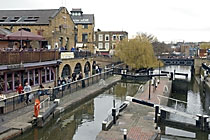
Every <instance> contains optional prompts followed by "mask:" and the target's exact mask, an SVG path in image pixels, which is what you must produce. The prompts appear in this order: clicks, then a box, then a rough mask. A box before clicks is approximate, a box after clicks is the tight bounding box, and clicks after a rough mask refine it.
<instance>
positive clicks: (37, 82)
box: [35, 69, 39, 85]
mask: <svg viewBox="0 0 210 140" xmlns="http://www.w3.org/2000/svg"><path fill="white" fill-rule="evenodd" d="M38 84H39V70H38V69H35V85H38Z"/></svg>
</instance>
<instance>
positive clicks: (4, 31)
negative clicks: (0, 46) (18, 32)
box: [0, 28, 12, 38]
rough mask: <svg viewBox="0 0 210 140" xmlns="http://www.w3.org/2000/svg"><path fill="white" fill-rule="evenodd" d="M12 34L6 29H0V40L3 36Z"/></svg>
mask: <svg viewBox="0 0 210 140" xmlns="http://www.w3.org/2000/svg"><path fill="white" fill-rule="evenodd" d="M11 33H12V32H10V31H9V30H7V29H3V28H0V38H3V37H4V36H6V35H8V34H11Z"/></svg>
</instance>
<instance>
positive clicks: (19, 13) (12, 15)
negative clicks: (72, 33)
mask: <svg viewBox="0 0 210 140" xmlns="http://www.w3.org/2000/svg"><path fill="white" fill-rule="evenodd" d="M62 8H63V7H61V8H59V9H39V10H0V24H3V25H7V24H9V25H11V24H12V25H15V24H17V25H20V24H49V19H50V18H54V17H55V16H56V15H57V13H58V12H59V11H60V10H61V9H62Z"/></svg>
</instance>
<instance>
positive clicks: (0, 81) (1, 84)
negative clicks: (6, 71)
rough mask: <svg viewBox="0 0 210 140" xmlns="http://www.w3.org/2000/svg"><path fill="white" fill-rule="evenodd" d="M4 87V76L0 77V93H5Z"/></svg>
mask: <svg viewBox="0 0 210 140" xmlns="http://www.w3.org/2000/svg"><path fill="white" fill-rule="evenodd" d="M4 87H5V84H4V75H0V91H5V89H4Z"/></svg>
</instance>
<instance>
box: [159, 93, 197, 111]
mask: <svg viewBox="0 0 210 140" xmlns="http://www.w3.org/2000/svg"><path fill="white" fill-rule="evenodd" d="M157 98H158V100H159V104H160V98H163V99H166V100H171V101H172V102H175V106H174V109H175V110H179V109H178V104H185V105H187V104H188V102H185V101H182V100H178V99H175V98H170V97H167V96H162V95H158V97H157ZM190 105H192V106H194V107H201V105H197V104H190Z"/></svg>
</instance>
